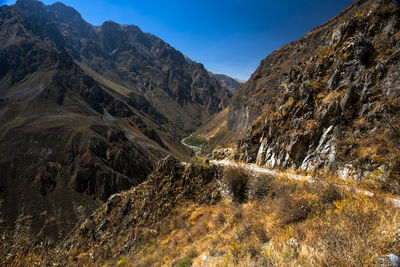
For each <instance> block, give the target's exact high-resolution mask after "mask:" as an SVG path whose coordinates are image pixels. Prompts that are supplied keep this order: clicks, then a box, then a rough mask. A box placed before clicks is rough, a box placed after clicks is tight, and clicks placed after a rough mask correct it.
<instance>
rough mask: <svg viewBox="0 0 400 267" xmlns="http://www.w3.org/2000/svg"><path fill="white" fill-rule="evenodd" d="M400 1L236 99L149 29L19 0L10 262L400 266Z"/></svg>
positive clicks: (11, 67)
mask: <svg viewBox="0 0 400 267" xmlns="http://www.w3.org/2000/svg"><path fill="white" fill-rule="evenodd" d="M399 8H400V6H399V3H398V1H391V0H358V1H355V2H354V3H353V4H352V5H351V6H349V7H348V8H347V9H345V10H344V11H343V12H341V13H340V14H339V15H338V16H336V17H334V18H333V19H331V20H330V21H328V22H327V23H325V24H324V25H322V26H320V27H318V28H316V29H314V30H312V31H311V32H310V33H308V34H307V35H305V36H304V37H303V38H301V39H300V40H297V41H294V42H292V43H290V44H288V45H286V46H283V47H281V48H279V49H278V50H276V51H274V52H273V53H272V54H270V55H268V56H267V57H266V58H265V59H264V60H263V61H262V62H261V64H260V66H259V68H258V69H257V70H256V72H255V73H254V74H253V75H252V77H251V78H250V80H248V81H247V82H246V83H245V84H244V85H243V86H242V87H241V88H240V89H239V90H238V91H237V92H236V93H235V94H234V96H233V98H232V102H230V103H229V105H228V103H227V102H226V99H228V98H229V96H230V93H229V92H227V90H224V89H221V86H220V85H219V83H218V81H217V80H216V79H214V78H212V77H210V75H209V73H208V72H207V71H205V70H204V68H203V67H202V66H201V64H198V63H196V62H194V61H191V60H189V59H188V58H187V57H185V56H183V55H182V54H180V53H179V52H177V51H175V50H174V49H172V48H171V47H170V46H168V45H167V44H165V43H163V42H162V41H161V40H159V39H157V38H156V37H154V36H151V35H149V34H145V33H142V32H141V31H140V30H139V29H138V28H136V27H135V26H124V25H118V24H116V23H114V22H106V23H104V24H103V25H102V26H101V27H94V26H91V25H89V24H87V23H85V22H84V21H83V20H82V19H81V17H80V16H79V14H77V13H75V12H74V11H73V10H72V9H70V8H68V7H66V6H64V5H62V4H54V5H52V6H44V5H42V4H40V3H38V2H34V1H27V0H24V1H19V2H17V4H16V5H15V6H13V7H2V8H1V9H0V11H1V12H0V14H1V17H0V18H1V20H0V23H1V24H0V25H1V26H2V27H1V28H0V29H3V30H0V38H1V39H3V40H7V41H6V42H4V43H1V46H0V48H1V53H0V64H2V65H1V68H0V71H2V72H0V80H1V82H2V83H0V84H4V86H3V87H1V86H0V93H1V94H0V97H1V98H0V99H1V102H0V105H1V106H0V121H1V123H2V125H4V127H2V128H1V129H0V153H1V155H6V157H2V158H1V159H0V171H1V172H0V173H1V175H2V177H1V180H0V182H1V183H0V196H1V201H0V205H1V207H2V209H1V212H2V216H3V217H4V218H8V219H9V222H7V223H8V224H10V221H12V220H14V221H15V224H16V231H11V232H7V231H5V232H4V233H3V234H2V240H3V241H4V242H2V243H1V244H0V265H17V266H22V265H55V266H56V265H78V266H80V265H85V266H100V265H122V266H160V265H165V266H192V265H194V266H399V264H400V258H399V257H398V256H397V255H400V242H399V240H400V236H399V233H400V228H399V222H400V209H399V203H400V197H399V194H400V182H399V181H400V179H399V172H400V161H399V159H400V146H399V131H400V119H399V116H398V114H399V111H400V99H399V98H400V93H399V88H400V84H399V82H400V79H399V73H400V69H399V66H400V65H399V64H398V61H399V59H400V58H399V56H400V43H399V40H400V31H399V29H400V10H399ZM63 14H68V16H69V17H73V18H75V19H72V20H67V19H66V18H65V17H63ZM32 21H36V22H37V23H32ZM4 29H7V30H4ZM108 35H112V37H110V36H108ZM107 36H108V37H107ZM117 47H118V48H117ZM134 51H135V52H134ZM135 53H138V54H137V55H136V54H135ZM132 54H135V55H136V56H132ZM27 55H29V56H27ZM144 62H146V64H144ZM160 62H161V64H158V63H160ZM178 63H179V64H178ZM21 66H22V67H21ZM164 67H165V68H166V69H165V70H164ZM160 68H161V69H160ZM133 69H134V71H133ZM3 70H6V71H3ZM189 70H190V71H189ZM138 73H140V74H138ZM203 74H204V75H203ZM192 75H194V76H195V78H194V76H192ZM66 76H67V77H74V78H73V80H72V81H71V79H66V78H65V77H66ZM44 81H45V82H44ZM188 81H190V82H188ZM181 83H182V84H187V85H188V87H186V89H188V88H190V90H183V87H180V86H183V85H182V84H181ZM189 84H190V86H189ZM200 85H201V86H203V87H201V88H202V89H199V86H200ZM181 89H182V90H181ZM221 90H222V91H221ZM188 91H190V93H189V94H188ZM216 100H218V101H216ZM146 101H147V102H146ZM160 101H165V102H163V104H165V103H168V105H169V104H170V105H169V106H170V107H171V108H174V109H175V106H174V105H175V104H177V105H178V106H179V107H178V108H177V111H176V114H179V112H184V113H185V114H186V115H187V117H183V118H184V119H183V120H184V121H176V120H175V118H173V117H171V116H170V114H169V113H170V112H169V111H168V110H164V109H163V108H162V105H159V104H160ZM43 103H45V104H43ZM143 103H145V104H143ZM195 106H196V108H194V107H195ZM217 111H219V113H216V112H217ZM176 114H174V115H176ZM210 114H214V115H213V116H212V117H211V118H210V119H208V120H207V119H206V117H207V116H209V115H210ZM192 116H193V117H196V120H195V121H190V120H189V119H191V117H192ZM186 119H188V120H186ZM200 123H202V125H201V126H200V127H198V128H197V130H196V132H195V133H194V134H192V135H190V136H189V137H187V138H185V139H184V141H185V142H187V145H189V146H190V144H192V146H193V145H196V146H198V147H201V148H202V149H203V153H204V152H206V153H208V152H210V151H211V150H212V151H211V153H209V154H208V155H204V156H199V157H193V158H192V159H191V160H188V155H189V153H190V151H188V150H185V148H184V146H183V145H182V144H181V143H180V140H181V139H182V137H183V136H182V134H187V133H188V131H189V130H192V129H196V127H197V126H198V125H200ZM176 124H179V125H180V126H177V125H176ZM175 126H177V127H178V128H177V134H172V133H171V132H169V131H168V129H169V127H175ZM179 137H180V139H178V138H179ZM21 140H23V141H21ZM185 142H183V143H185ZM177 143H178V144H177ZM206 143H207V144H206ZM182 147H183V148H182ZM167 154H174V155H175V157H174V156H172V155H168V156H167ZM164 156H166V157H164ZM160 158H162V159H161V160H159V161H158V159H160ZM156 162H158V163H157V164H156ZM4 174H5V175H4ZM102 201H104V204H102ZM60 203H61V204H60ZM61 209H69V210H70V211H69V212H65V211H62V210H61ZM4 214H5V215H6V216H4ZM60 220H65V221H66V222H67V223H60ZM76 222H78V223H76ZM3 223H4V222H3ZM7 223H5V224H7ZM74 223H75V224H74ZM66 225H67V226H69V227H66ZM74 226H75V227H74ZM31 227H33V228H36V229H40V230H39V231H37V230H36V232H34V233H35V235H33V237H34V238H31V237H32V233H31ZM49 229H52V230H51V231H50V230H49ZM62 230H64V232H63V231H62ZM69 230H71V231H69ZM46 231H47V232H46ZM67 231H68V234H66V233H67ZM41 235H48V236H51V235H53V236H58V237H63V239H62V240H61V241H60V242H58V243H53V244H46V243H40V244H39V242H37V241H38V240H40V239H39V237H40V236H41Z"/></svg>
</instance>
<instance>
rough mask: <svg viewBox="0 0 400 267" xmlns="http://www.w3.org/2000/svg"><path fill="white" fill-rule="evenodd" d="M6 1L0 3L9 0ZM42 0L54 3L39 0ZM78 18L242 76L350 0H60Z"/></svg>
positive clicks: (245, 75)
mask: <svg viewBox="0 0 400 267" xmlns="http://www.w3.org/2000/svg"><path fill="white" fill-rule="evenodd" d="M14 2H15V1H12V0H8V1H7V0H6V1H1V0H0V3H6V4H13V3H14ZM42 2H44V3H45V4H52V3H54V2H57V1H52V0H44V1H42ZM61 2H63V3H64V4H66V5H69V6H72V7H74V8H75V9H76V10H78V12H79V13H81V14H82V17H83V18H84V19H85V20H86V21H88V22H90V23H92V24H94V25H101V24H102V23H103V22H104V21H106V20H113V21H116V22H118V23H122V24H135V25H138V26H139V27H140V28H141V29H142V30H143V31H145V32H150V33H152V34H154V35H156V36H158V37H160V38H162V39H163V40H164V41H166V42H168V43H169V44H171V45H172V46H173V47H175V48H176V49H178V50H180V51H181V52H182V53H183V54H185V55H187V56H189V57H190V58H192V59H193V60H195V61H198V62H201V63H203V64H204V65H205V67H206V68H207V69H208V70H210V71H212V72H214V73H224V74H227V75H229V76H232V77H235V78H239V79H243V80H246V79H248V78H249V77H250V75H251V74H252V73H253V72H254V71H255V70H256V68H257V66H258V65H259V63H260V61H261V60H262V59H264V58H265V57H266V56H267V55H268V54H269V53H271V52H272V51H273V50H275V49H277V48H279V47H280V46H282V45H284V44H287V43H289V42H291V41H293V40H296V39H298V38H300V37H301V36H303V35H304V34H306V33H307V32H308V31H310V30H312V29H313V28H315V27H317V26H319V25H320V24H322V23H324V22H326V21H327V20H329V19H330V18H332V17H333V16H335V15H336V14H338V13H339V12H340V11H341V10H343V9H344V8H346V7H347V6H348V5H350V4H351V3H352V2H353V1H352V0H278V1H272V0H96V1H93V0H63V1H61Z"/></svg>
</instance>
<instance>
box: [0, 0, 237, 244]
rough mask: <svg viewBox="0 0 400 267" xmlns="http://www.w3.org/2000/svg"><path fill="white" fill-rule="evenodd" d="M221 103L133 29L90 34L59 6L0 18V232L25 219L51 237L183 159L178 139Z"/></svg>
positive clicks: (18, 7)
mask: <svg viewBox="0 0 400 267" xmlns="http://www.w3.org/2000/svg"><path fill="white" fill-rule="evenodd" d="M230 97H231V93H230V92H229V91H227V90H225V89H223V88H222V87H221V86H220V85H219V83H218V81H217V80H216V79H214V78H212V77H210V76H209V74H208V72H207V71H206V70H205V69H204V67H203V65H201V64H189V63H187V62H186V60H185V58H184V56H183V55H182V54H181V53H180V52H179V51H177V50H175V49H174V48H172V47H171V46H169V45H168V44H166V43H165V42H163V41H162V40H161V39H159V38H157V37H155V36H153V35H151V34H148V33H143V32H142V31H141V30H140V29H139V28H138V27H137V26H132V25H119V24H117V23H115V22H111V21H108V22H105V23H104V24H103V25H102V26H99V27H96V26H92V25H90V24H88V23H87V22H85V21H84V20H83V19H82V17H81V16H80V14H79V13H78V12H76V11H75V10H74V9H73V8H71V7H67V6H65V5H64V4H61V3H55V4H53V5H50V6H46V5H44V4H42V3H41V2H38V1H35V0H19V1H17V2H16V4H15V5H14V6H2V7H0V125H1V127H0V155H1V157H0V199H1V202H0V203H2V205H1V206H0V215H1V216H2V217H1V219H0V222H1V226H7V227H8V226H10V225H12V224H14V223H15V222H16V220H17V219H18V218H22V217H24V216H28V215H30V216H33V218H34V220H33V221H32V222H31V225H30V226H31V228H32V230H33V231H34V232H35V231H36V232H39V230H41V229H42V228H43V226H44V225H46V226H45V228H43V229H42V231H41V233H42V234H43V235H44V236H46V237H50V236H51V237H53V238H54V239H57V238H60V237H62V236H63V235H64V234H65V233H67V232H68V231H69V230H70V229H71V228H72V227H73V226H74V225H75V224H76V222H77V221H79V219H80V218H81V217H82V216H83V215H84V214H89V213H90V212H91V211H92V210H93V209H95V208H97V207H98V206H99V204H100V203H101V202H102V201H104V200H106V199H107V198H108V197H109V196H110V195H111V194H113V193H116V192H119V191H121V190H123V189H128V188H130V187H131V186H133V185H137V184H139V183H140V182H142V181H143V180H144V179H145V178H146V177H147V175H148V174H149V173H150V172H151V171H152V169H153V167H154V165H155V164H156V162H157V161H158V160H159V159H160V158H162V157H164V156H166V155H167V154H170V153H172V154H174V155H176V156H177V157H179V158H181V159H184V160H187V159H188V158H189V156H190V153H191V151H190V150H188V149H187V148H186V147H185V146H183V145H182V144H181V143H180V140H181V138H182V137H183V136H185V135H186V134H188V133H189V132H191V131H193V130H194V129H196V128H197V127H198V126H199V125H200V124H201V123H202V122H203V121H205V120H206V119H208V118H209V117H210V116H211V115H212V114H214V113H216V112H218V111H220V110H222V109H223V108H224V107H225V106H226V105H227V104H228V100H229V98H230ZM80 207H81V208H80ZM43 212H45V213H46V216H41V215H40V214H43ZM48 218H55V220H51V221H49V220H48Z"/></svg>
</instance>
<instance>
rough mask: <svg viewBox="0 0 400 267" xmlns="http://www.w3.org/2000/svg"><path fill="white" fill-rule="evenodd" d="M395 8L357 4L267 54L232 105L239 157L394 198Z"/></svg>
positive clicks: (388, 3)
mask: <svg viewBox="0 0 400 267" xmlns="http://www.w3.org/2000/svg"><path fill="white" fill-rule="evenodd" d="M393 3H394V2H392V1H380V2H379V3H378V2H376V1H355V2H354V3H353V4H352V5H351V6H350V7H349V8H347V9H346V10H344V11H343V12H341V13H340V14H339V15H338V16H336V17H334V18H333V19H331V20H330V21H328V22H327V23H325V24H324V25H322V26H320V27H317V28H315V29H314V30H312V31H311V32H309V33H308V34H306V35H305V36H304V37H303V38H301V39H299V40H297V41H294V42H292V43H290V44H288V45H285V46H283V47H281V48H279V49H277V50H276V51H274V52H273V53H271V54H270V55H268V56H267V57H266V58H265V59H264V60H263V61H262V62H261V64H260V66H259V67H258V68H257V70H256V72H255V73H254V74H253V75H252V76H251V78H250V80H249V81H247V82H246V83H245V84H244V85H243V86H242V88H241V89H239V91H237V92H236V93H235V95H234V97H233V99H232V102H231V104H230V106H229V112H228V114H227V116H226V117H227V120H226V122H227V127H226V132H227V133H230V134H231V132H234V133H235V134H236V135H239V136H241V137H240V141H238V142H237V145H238V151H237V153H236V157H237V158H238V159H240V160H244V161H247V162H254V163H257V164H259V165H261V166H266V167H273V168H281V169H286V168H292V169H300V170H303V171H311V172H312V171H316V172H320V171H323V172H329V173H334V174H335V175H339V176H341V177H342V176H347V175H350V176H352V177H354V178H357V179H361V180H363V179H369V180H372V181H374V182H373V183H375V185H374V186H376V187H381V188H383V189H385V190H389V191H392V192H397V191H398V190H399V188H400V187H399V179H398V174H399V170H400V169H399V166H400V165H399V164H400V162H399V161H398V160H397V159H399V155H400V154H399V152H400V148H399V146H398V144H397V141H396V140H397V139H398V134H399V129H400V128H399V127H400V124H399V123H400V121H399V116H398V114H399V109H398V107H399V106H398V103H399V102H398V99H399V96H400V95H399V92H398V90H397V89H396V88H398V85H399V79H398V78H397V77H398V72H399V68H398V60H399V58H398V55H399V51H400V50H399V48H400V43H399V42H398V40H399V39H398V37H399V26H400V24H399V11H398V9H397V7H396V6H395V5H393ZM217 117H218V116H217ZM209 123H210V124H211V125H212V122H209ZM203 127H204V126H203ZM377 170H379V171H377ZM365 177H367V178H365ZM399 192H400V191H399Z"/></svg>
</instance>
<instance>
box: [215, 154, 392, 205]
mask: <svg viewBox="0 0 400 267" xmlns="http://www.w3.org/2000/svg"><path fill="white" fill-rule="evenodd" d="M210 164H213V165H219V166H224V167H241V168H243V169H246V170H248V171H249V172H250V173H252V174H269V175H280V176H285V177H287V178H289V179H293V180H298V181H307V182H310V183H314V182H316V179H315V178H313V177H312V176H310V175H307V176H305V175H300V174H293V173H286V172H282V171H278V170H271V169H267V168H262V167H260V166H258V165H256V164H251V163H242V162H235V161H230V160H210ZM333 185H334V186H336V187H339V188H342V189H345V190H347V191H354V192H355V193H357V194H364V195H366V196H369V197H374V196H375V194H374V193H373V192H371V191H367V190H360V189H356V188H350V187H348V186H344V185H339V184H333ZM385 199H386V200H387V201H389V202H392V203H393V204H394V205H395V206H396V207H398V208H400V199H397V198H392V197H386V198H385Z"/></svg>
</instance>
